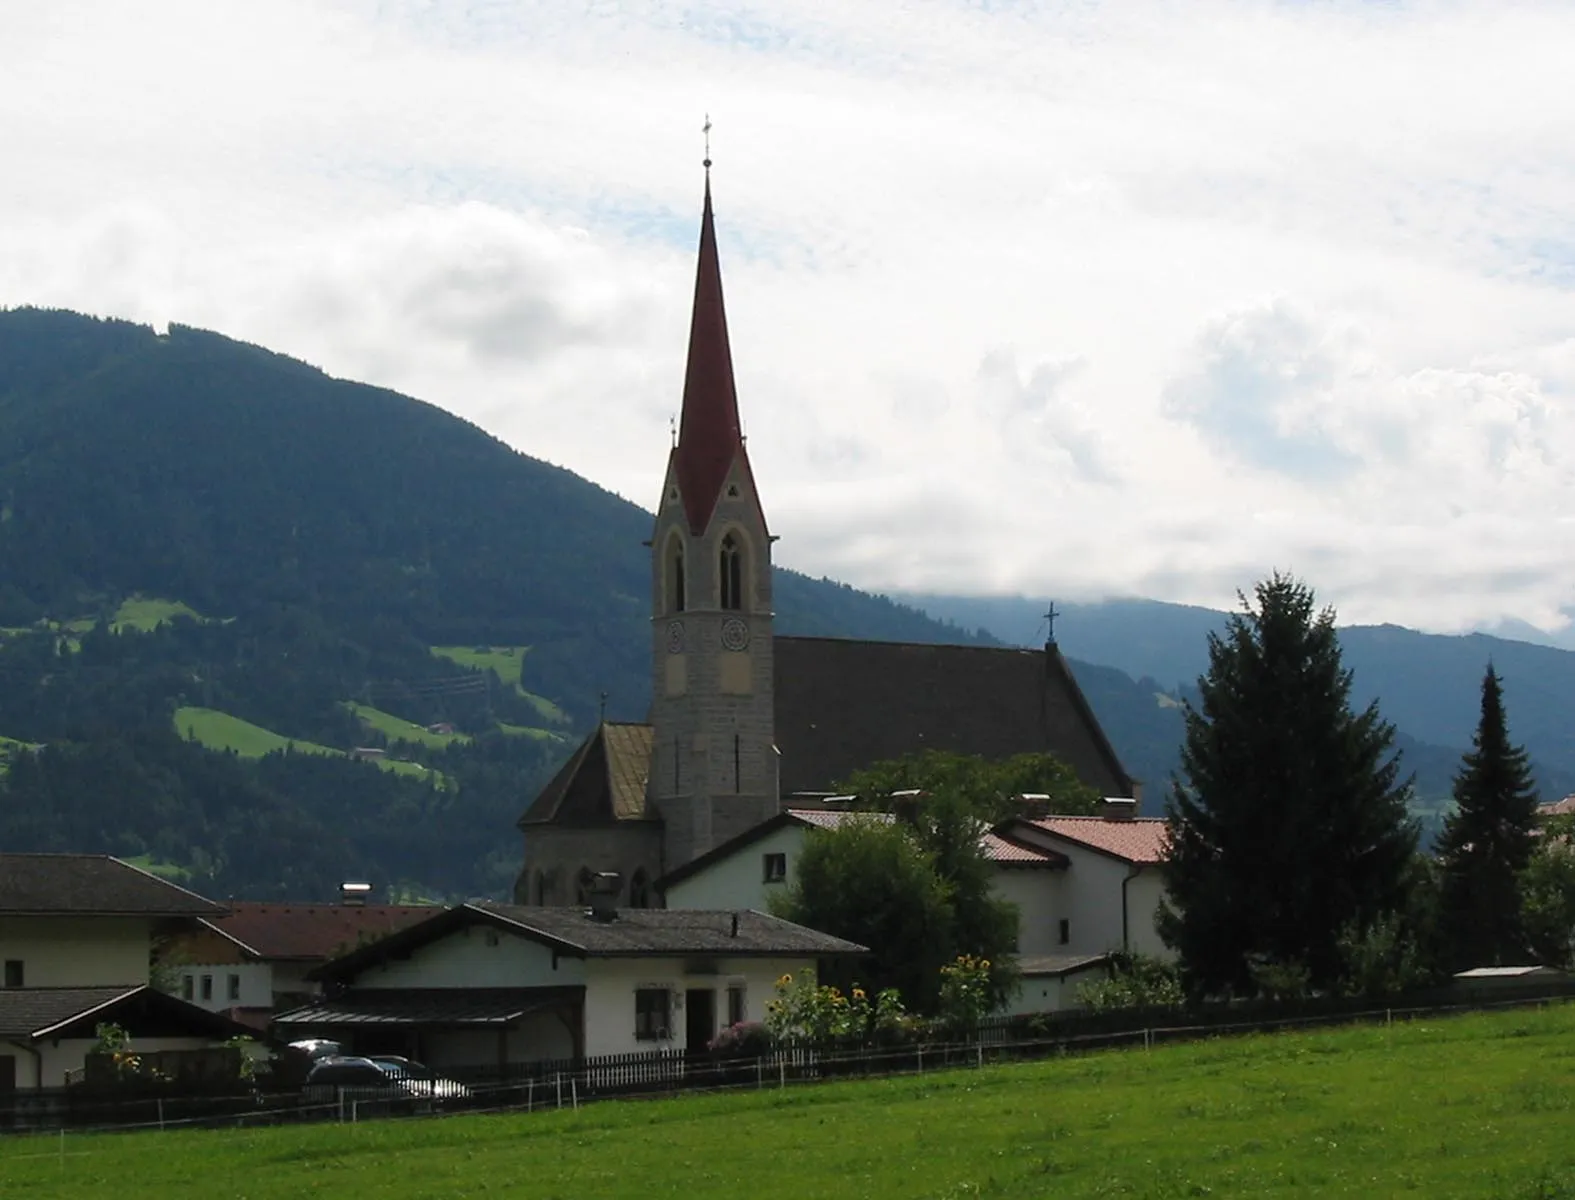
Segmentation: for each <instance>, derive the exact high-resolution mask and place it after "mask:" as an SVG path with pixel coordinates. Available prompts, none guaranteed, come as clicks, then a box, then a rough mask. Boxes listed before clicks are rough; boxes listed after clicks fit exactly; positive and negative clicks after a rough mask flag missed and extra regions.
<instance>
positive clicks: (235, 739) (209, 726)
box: [175, 707, 446, 787]
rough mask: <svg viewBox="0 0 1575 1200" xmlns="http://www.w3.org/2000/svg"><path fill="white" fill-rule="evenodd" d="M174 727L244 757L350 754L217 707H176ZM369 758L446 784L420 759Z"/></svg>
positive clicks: (384, 767)
mask: <svg viewBox="0 0 1575 1200" xmlns="http://www.w3.org/2000/svg"><path fill="white" fill-rule="evenodd" d="M175 731H176V732H177V733H179V734H180V735H181V737H184V738H191V739H193V740H194V741H197V742H200V743H201V744H202V745H204V746H206V747H208V749H210V750H233V751H235V753H237V754H239V755H240V756H241V757H242V758H261V757H262V756H263V755H264V754H272V753H274V752H275V751H279V750H289V751H292V752H293V753H295V754H322V755H326V756H329V757H334V758H345V757H348V755H346V753H345V752H344V751H343V750H335V749H334V748H333V747H332V746H321V745H318V744H317V743H316V742H305V741H300V740H298V739H296V738H287V737H284V736H282V735H280V734H277V733H275V732H274V731H273V730H271V729H264V728H263V727H262V726H261V725H253V724H252V723H251V722H250V721H243V720H241V718H240V717H233V716H231V715H230V714H229V713H226V712H220V711H219V710H218V709H214V708H194V707H186V708H177V709H176V710H175ZM368 761H371V762H374V763H376V764H377V766H378V767H380V768H381V769H382V770H385V771H392V772H394V773H395V774H397V775H409V776H412V777H415V778H420V779H430V780H431V781H432V782H433V783H434V784H436V785H437V786H438V787H443V786H445V784H446V780H445V779H444V776H443V775H442V773H441V772H438V771H432V770H428V769H427V768H426V767H423V766H422V765H421V764H420V763H413V762H401V761H399V760H397V759H392V758H376V759H370V760H368Z"/></svg>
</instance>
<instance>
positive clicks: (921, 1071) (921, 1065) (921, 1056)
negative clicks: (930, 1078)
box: [919, 1046, 924, 1075]
mask: <svg viewBox="0 0 1575 1200" xmlns="http://www.w3.org/2000/svg"><path fill="white" fill-rule="evenodd" d="M919 1074H920V1075H923V1074H924V1047H923V1046H920V1047H919Z"/></svg>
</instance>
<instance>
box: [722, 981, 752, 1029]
mask: <svg viewBox="0 0 1575 1200" xmlns="http://www.w3.org/2000/svg"><path fill="white" fill-rule="evenodd" d="M747 1020H749V1010H748V1008H747V1007H746V1006H745V1004H744V985H743V984H741V983H736V984H734V985H733V986H732V987H730V988H728V989H727V1023H728V1024H729V1025H737V1024H738V1023H739V1022H740V1021H747Z"/></svg>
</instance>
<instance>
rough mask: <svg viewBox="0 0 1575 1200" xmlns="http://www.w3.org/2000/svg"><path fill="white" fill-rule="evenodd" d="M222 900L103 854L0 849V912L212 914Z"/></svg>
mask: <svg viewBox="0 0 1575 1200" xmlns="http://www.w3.org/2000/svg"><path fill="white" fill-rule="evenodd" d="M222 912H224V906H223V905H222V904H215V903H214V902H213V901H212V900H206V899H204V898H203V897H201V896H199V895H197V893H195V892H189V891H187V890H186V889H185V888H183V887H178V886H177V885H175V884H173V883H170V882H169V881H168V880H164V879H160V878H159V877H158V876H157V875H152V874H150V873H148V872H147V871H144V870H142V869H141V868H140V867H134V866H132V865H131V864H130V863H126V862H122V861H121V860H120V859H118V858H111V857H110V856H109V855H107V854H0V916H146V917H175V916H194V917H207V916H216V915H218V914H220V913H222Z"/></svg>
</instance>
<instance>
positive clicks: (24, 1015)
mask: <svg viewBox="0 0 1575 1200" xmlns="http://www.w3.org/2000/svg"><path fill="white" fill-rule="evenodd" d="M140 987H141V985H138V984H133V985H131V986H129V987H128V986H127V985H126V984H119V985H117V986H115V987H91V988H88V987H84V988H0V1038H13V1037H24V1038H25V1037H31V1036H32V1035H33V1034H34V1033H36V1032H38V1031H39V1030H43V1029H49V1028H51V1027H53V1026H55V1025H58V1024H60V1023H61V1022H62V1021H69V1020H70V1019H71V1018H72V1017H76V1016H80V1015H81V1014H83V1013H86V1012H91V1011H92V1010H93V1009H95V1008H101V1007H103V1006H104V1005H106V1004H110V1003H112V1002H113V1001H116V1000H119V999H120V998H121V997H123V996H129V995H131V994H132V993H134V992H136V991H139V990H140Z"/></svg>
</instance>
